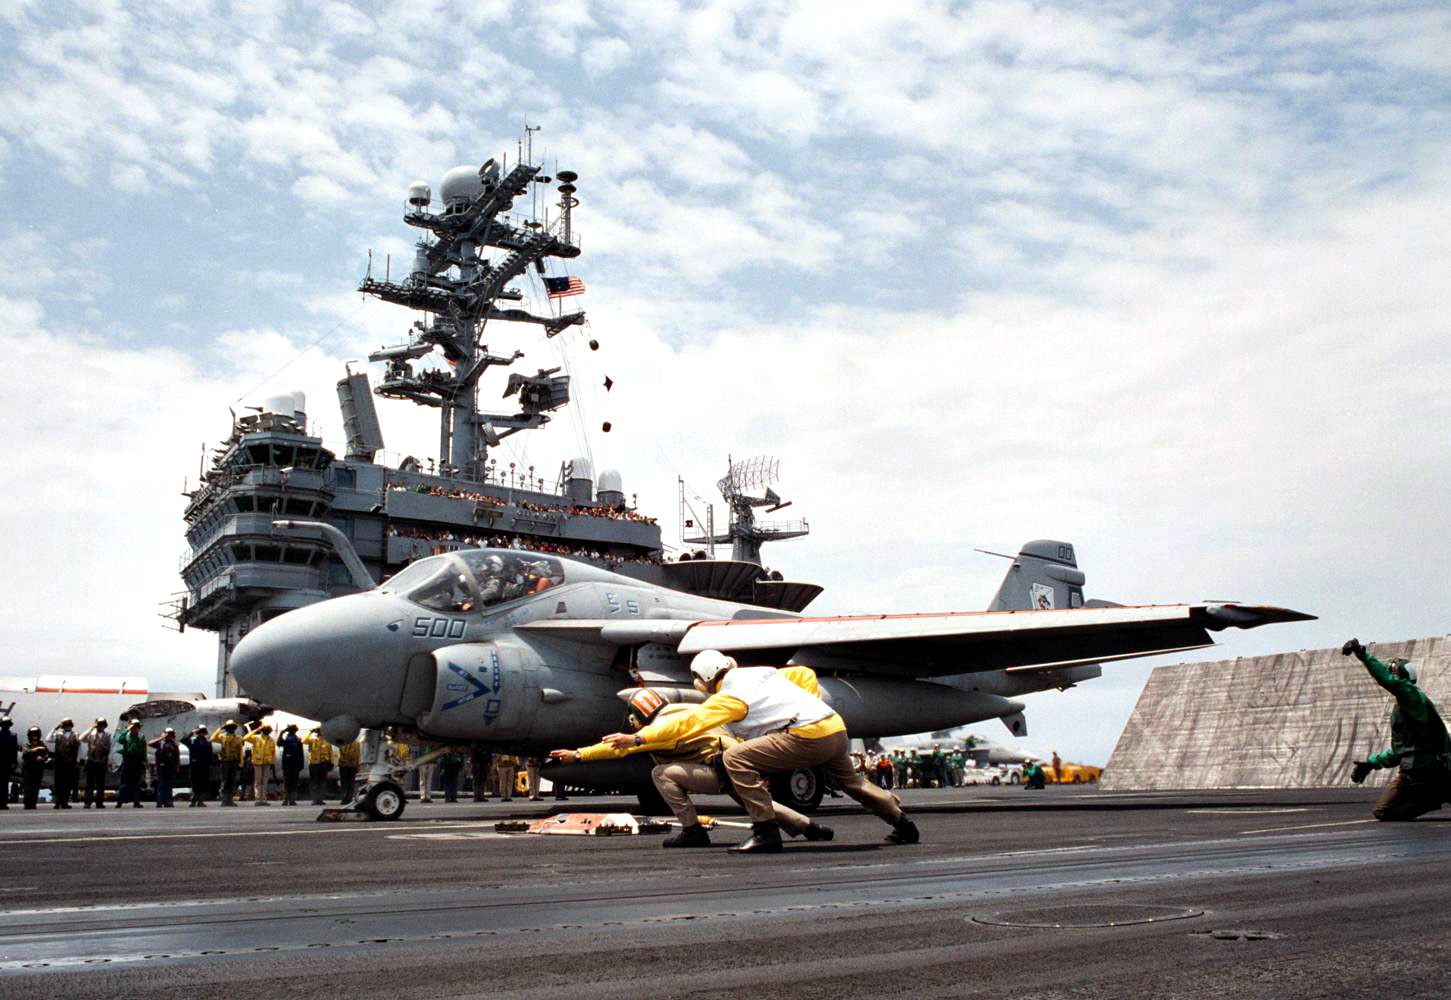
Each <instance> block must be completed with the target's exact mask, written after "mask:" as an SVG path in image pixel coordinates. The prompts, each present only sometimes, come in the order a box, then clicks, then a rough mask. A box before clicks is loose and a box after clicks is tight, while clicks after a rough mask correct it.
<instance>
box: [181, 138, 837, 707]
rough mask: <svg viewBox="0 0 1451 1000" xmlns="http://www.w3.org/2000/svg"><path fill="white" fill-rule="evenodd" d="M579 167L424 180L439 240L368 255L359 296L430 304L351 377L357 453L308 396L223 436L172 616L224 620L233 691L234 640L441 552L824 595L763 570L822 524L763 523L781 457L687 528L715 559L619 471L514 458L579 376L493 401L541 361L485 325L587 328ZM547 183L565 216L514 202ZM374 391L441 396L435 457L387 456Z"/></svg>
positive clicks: (756, 596) (531, 381)
mask: <svg viewBox="0 0 1451 1000" xmlns="http://www.w3.org/2000/svg"><path fill="white" fill-rule="evenodd" d="M578 179H579V178H578V176H577V175H576V174H574V173H573V172H572V171H568V170H561V171H558V172H557V174H556V175H555V176H553V177H551V176H547V175H545V174H543V173H542V168H541V167H540V166H538V165H531V164H529V163H527V162H519V163H516V164H515V165H514V166H513V167H507V165H506V164H500V163H499V162H496V161H494V160H489V161H488V162H487V163H485V164H484V165H483V167H482V168H473V167H459V168H455V169H454V170H451V171H449V172H448V173H447V175H446V176H445V177H444V178H443V181H442V184H441V186H440V190H439V192H438V194H439V197H438V199H437V201H438V202H441V206H437V205H436V202H435V199H434V196H433V192H432V191H431V189H430V187H429V185H428V184H426V183H424V182H421V181H420V182H416V183H414V184H413V185H412V186H411V187H410V189H409V191H408V208H407V211H406V212H405V215H404V221H405V222H406V223H407V224H408V225H410V226H413V227H415V228H417V229H420V230H423V231H424V234H425V235H424V236H423V237H422V238H421V239H420V240H419V242H418V244H417V255H416V257H415V258H414V260H413V262H412V264H411V265H410V269H409V271H408V273H407V274H405V275H398V276H394V275H392V274H390V273H388V272H387V271H385V274H384V276H383V277H382V278H377V277H375V276H374V275H373V274H372V273H371V264H370V273H368V275H367V276H366V277H365V278H364V280H363V281H362V283H361V285H360V291H362V292H364V293H366V294H368V295H372V296H375V297H377V298H378V299H381V300H383V301H385V302H389V303H393V304H397V305H400V306H404V307H407V308H409V309H412V310H414V311H415V312H416V313H417V314H418V315H419V316H420V317H421V318H419V319H417V320H416V321H415V322H413V324H412V325H411V327H409V330H408V339H407V341H406V342H405V343H402V344H399V345H397V346H392V347H385V348H382V349H379V350H378V351H375V352H373V353H372V354H371V355H370V356H369V358H368V360H369V361H370V362H371V363H374V364H378V365H381V366H383V372H382V375H381V380H380V382H379V384H378V385H377V386H376V387H373V386H371V384H370V379H369V376H368V375H367V374H365V373H361V372H359V373H354V372H352V371H350V370H349V371H348V372H346V373H345V375H344V377H343V378H341V379H340V380H339V382H338V383H337V393H338V402H339V405H340V407H341V410H342V417H343V424H344V428H345V432H346V436H347V447H346V451H345V453H344V454H343V455H342V456H338V455H337V454H336V453H335V452H334V451H333V450H331V449H329V448H328V447H326V446H325V445H324V444H323V441H322V440H321V439H320V438H319V437H317V436H315V435H312V434H310V433H308V415H307V410H306V405H305V399H304V397H303V395H302V394H301V393H291V394H280V395H274V396H272V397H270V398H268V399H267V400H266V401H265V403H264V405H262V406H261V407H256V408H253V412H249V413H246V414H244V415H241V416H234V418H233V424H232V429H231V434H230V436H229V437H228V438H227V439H226V440H225V441H224V442H222V443H221V445H220V446H218V447H217V448H215V449H214V450H213V452H212V455H211V461H210V464H209V467H208V468H206V469H205V471H204V472H203V474H202V476H201V482H200V485H199V486H198V487H197V488H196V489H195V490H194V491H193V492H191V493H190V494H189V496H188V503H187V505H186V508H185V512H184V518H185V521H186V542H187V550H186V553H185V554H184V555H183V557H182V565H181V576H182V579H183V581H184V582H185V585H186V590H185V592H184V593H181V594H178V595H176V596H175V598H174V600H173V602H172V611H171V614H172V617H174V618H175V620H176V621H177V623H178V624H179V625H180V626H181V627H185V628H200V629H207V630H210V631H214V632H216V633H217V636H218V651H217V663H216V693H217V695H218V696H219V697H229V696H233V695H236V694H238V693H239V690H238V685H237V682H236V680H235V678H234V677H233V676H232V672H231V654H232V650H233V649H234V648H235V647H236V645H237V643H238V642H239V641H241V639H242V637H243V636H245V635H247V634H248V633H249V632H250V631H252V630H253V629H255V628H256V627H257V626H259V625H261V624H262V623H263V622H266V621H268V620H270V619H272V618H275V617H277V616H278V615H280V614H283V613H284V612H287V611H290V610H293V609H295V608H298V607H303V606H305V605H309V604H313V603H316V602H318V601H321V600H324V599H326V598H329V597H336V596H339V595H342V594H348V593H353V592H355V591H358V590H360V589H366V588H368V587H371V586H373V585H374V582H375V581H380V580H384V579H387V578H388V577H390V576H392V575H393V574H394V573H396V572H397V571H398V570H400V569H402V568H403V567H404V566H406V565H408V564H409V563H410V562H412V561H414V560H416V559H419V558H421V557H423V556H428V555H433V554H438V553H441V552H447V551H453V550H457V549H464V548H474V547H477V546H480V545H492V546H503V547H511V548H521V549H528V550H531V551H535V552H542V553H555V554H564V555H568V556H569V557H570V558H572V559H578V560H581V561H584V562H587V563H590V564H593V565H597V566H602V567H608V568H609V569H610V570H612V571H614V572H616V573H619V574H622V575H624V576H628V577H633V578H637V579H640V580H644V581H649V582H652V583H657V584H661V585H665V586H669V587H671V588H673V589H676V590H682V591H685V592H688V593H693V594H698V595H702V596H707V597H714V598H720V599H724V600H731V601H737V602H742V603H746V604H751V605H755V606H759V607H764V608H775V609H786V610H791V611H799V610H800V609H802V608H804V607H805V606H806V605H807V604H808V603H809V602H810V601H811V600H812V599H813V598H814V597H815V596H816V595H817V594H819V593H820V592H821V588H820V587H818V586H816V585H814V584H809V583H797V582H792V581H788V580H785V579H783V578H782V576H781V574H780V573H779V572H774V573H773V572H771V571H768V570H767V569H765V568H764V567H763V566H762V564H761V545H762V543H764V542H766V541H771V540H777V539H786V538H795V537H799V536H801V535H804V534H806V533H807V531H808V530H809V526H808V525H807V523H806V522H805V521H804V520H797V521H785V522H781V521H776V522H765V521H759V520H757V518H756V516H755V511H756V510H757V509H759V508H761V507H773V506H779V505H781V503H780V498H779V497H778V496H777V495H776V494H775V493H774V492H773V491H772V490H771V489H770V482H771V481H772V480H773V479H774V475H775V464H774V462H772V461H770V460H769V459H755V460H747V461H740V462H732V463H729V466H728V470H727V473H726V475H725V477H724V478H722V479H721V481H720V483H719V484H718V485H719V486H720V489H721V491H722V493H723V495H724V498H725V501H726V505H727V506H728V507H729V510H730V519H729V523H728V524H727V525H723V526H722V530H721V531H720V532H718V533H717V532H715V531H714V530H713V529H714V524H713V517H710V515H708V518H709V519H710V520H711V525H710V528H711V530H709V531H708V532H707V533H706V534H704V535H699V536H698V537H693V538H687V539H686V541H687V542H693V543H697V544H700V545H703V546H706V547H708V550H709V557H708V556H707V550H706V549H698V550H692V551H688V552H686V553H685V554H684V555H683V557H682V558H681V559H679V560H670V561H667V560H666V559H665V558H663V557H664V554H665V546H664V545H663V543H662V539H661V531H660V526H659V524H658V522H657V520H656V519H655V518H653V517H650V516H647V515H645V514H642V513H641V512H640V511H638V510H636V509H635V508H634V506H633V504H632V503H631V502H627V494H626V492H625V485H624V480H623V478H622V477H621V475H620V473H619V472H617V471H615V470H611V469H605V470H601V471H599V473H598V475H596V471H595V469H594V465H593V463H592V462H591V461H590V460H589V459H588V458H585V457H575V458H573V459H572V460H569V461H562V462H561V464H560V465H559V467H558V468H557V470H544V469H542V468H535V467H533V466H529V467H524V466H522V465H520V464H518V463H516V462H509V461H507V456H506V457H505V460H504V461H501V460H500V458H499V457H497V454H496V453H495V452H496V449H497V447H498V446H499V444H500V442H501V441H503V440H504V439H506V438H508V437H510V436H511V435H514V434H518V433H521V432H527V431H530V430H534V429H537V428H540V427H543V426H544V425H545V424H547V423H548V422H549V421H550V419H551V417H552V416H554V415H555V414H557V413H558V412H559V411H560V410H562V409H563V408H564V407H566V406H568V405H569V403H570V398H571V390H570V377H569V376H568V375H562V374H560V372H559V369H558V368H546V369H537V368H536V369H533V370H525V371H513V370H511V371H510V372H509V374H508V376H507V379H506V380H504V381H503V384H502V386H500V389H501V393H500V397H499V398H500V399H501V400H503V401H504V403H505V407H503V408H501V409H502V412H492V411H487V410H485V409H483V408H481V406H480V394H481V385H482V384H483V382H484V377H485V376H486V375H487V374H489V372H490V371H491V370H492V369H496V368H497V369H513V368H515V367H517V366H518V364H519V363H520V362H521V361H522V359H523V357H524V355H523V353H522V352H521V351H517V350H510V351H509V352H508V353H490V350H489V348H488V346H487V345H485V344H484V342H483V333H484V330H485V328H486V327H488V328H489V329H490V330H491V331H492V332H494V333H495V335H496V336H495V343H498V342H499V341H500V340H502V339H503V334H502V333H501V332H500V331H501V330H504V329H511V330H512V329H519V328H520V327H521V326H526V327H527V326H533V327H535V328H536V329H537V330H538V331H541V332H542V333H543V335H544V337H545V338H554V337H556V336H558V335H559V334H561V333H562V332H564V331H567V330H570V329H571V328H574V327H581V326H582V324H583V323H584V320H585V314H584V312H583V311H581V310H573V311H565V310H564V307H563V306H561V305H560V303H565V302H572V301H576V296H577V295H578V294H580V293H581V292H582V291H583V283H582V282H580V281H579V279H578V278H575V277H572V276H569V275H566V274H559V275H552V276H551V275H549V274H548V272H549V271H550V270H551V268H557V267H558V266H560V265H562V264H564V263H566V262H568V261H570V260H572V259H574V258H575V257H577V256H578V254H579V240H578V233H577V231H576V229H575V227H574V210H575V208H576V207H577V206H578V204H579V199H578V198H577V197H576V192H577V190H578V187H577V185H576V181H578ZM531 188H537V189H550V188H552V190H553V192H554V194H556V195H557V196H558V201H557V203H556V207H557V209H558V212H557V214H555V215H553V216H552V217H546V218H539V217H536V216H534V215H532V214H530V215H525V214H523V213H522V212H516V211H515V210H514V204H515V202H516V201H517V200H521V199H523V198H524V196H525V195H526V194H530V193H531ZM537 200H538V199H537V198H536V199H534V201H535V202H536V203H537ZM434 207H437V208H438V210H437V211H433V210H431V209H432V208H434ZM531 273H532V275H533V276H537V277H540V278H541V282H540V283H541V284H542V286H543V289H544V293H545V294H544V296H543V297H544V299H545V301H546V302H547V303H548V306H549V308H548V311H547V312H545V313H540V314H536V313H531V312H529V311H527V310H525V309H524V308H521V307H520V305H519V303H520V302H521V300H522V299H523V298H524V293H523V292H522V291H520V290H519V288H518V287H516V286H515V284H514V283H515V282H522V281H524V280H528V279H529V278H530V275H531ZM505 324H507V326H505ZM583 346H585V347H588V348H590V349H593V348H594V347H597V344H596V343H595V342H594V341H588V342H587V343H584V344H583ZM374 393H376V394H377V395H380V396H384V397H388V398H392V399H401V400H409V401H412V402H414V403H417V404H418V405H420V406H426V407H432V408H435V409H437V410H438V412H439V451H438V456H437V458H436V459H435V458H427V459H424V460H420V459H418V458H415V457H412V456H409V457H406V458H403V459H402V460H401V461H398V462H396V463H395V464H393V465H387V464H384V463H383V462H381V461H380V460H379V456H380V454H381V453H382V452H383V449H384V438H383V431H382V428H381V426H380V424H379V420H378V416H377V411H376V408H375V407H374V405H373V399H372V397H373V394H374ZM607 429H608V427H607V426H606V430H607ZM682 488H683V487H682ZM682 495H683V494H682ZM288 520H297V521H303V522H312V523H323V524H326V525H327V526H329V527H330V528H332V529H335V530H336V532H338V533H340V535H341V537H342V539H345V540H346V543H347V544H345V545H340V544H338V543H337V542H336V541H335V540H334V539H335V538H336V536H332V532H331V531H327V530H324V529H320V528H317V527H284V526H282V525H281V524H280V523H279V522H282V521H288ZM330 536H332V537H330ZM722 543H724V544H728V545H730V546H731V555H730V558H721V559H716V558H713V556H714V552H715V546H716V545H717V544H722ZM349 548H351V549H352V550H354V551H355V552H356V555H357V557H358V560H359V561H358V562H357V563H354V562H353V561H352V559H351V558H350V556H351V553H349V552H348V551H347V550H348V549H349Z"/></svg>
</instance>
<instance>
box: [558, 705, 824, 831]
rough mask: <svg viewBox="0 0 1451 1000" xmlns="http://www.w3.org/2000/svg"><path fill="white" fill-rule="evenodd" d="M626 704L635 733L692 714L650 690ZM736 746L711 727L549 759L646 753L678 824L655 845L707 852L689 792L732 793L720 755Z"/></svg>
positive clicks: (775, 805)
mask: <svg viewBox="0 0 1451 1000" xmlns="http://www.w3.org/2000/svg"><path fill="white" fill-rule="evenodd" d="M626 704H627V706H628V708H627V710H626V715H625V718H626V720H627V721H628V722H629V724H630V727H631V728H632V729H635V730H642V729H644V728H645V727H647V726H649V725H650V724H651V723H652V722H655V721H657V720H660V721H665V720H668V719H672V718H676V717H679V716H682V715H689V714H691V713H692V712H693V711H694V709H695V706H693V705H684V704H667V703H666V701H665V699H664V698H662V697H661V696H660V694H659V693H658V692H656V691H653V690H651V689H650V688H641V689H640V690H638V691H636V692H635V693H634V694H632V695H630V698H629V701H628V702H627V703H626ZM736 743H737V740H736V738H735V737H733V736H731V735H730V733H728V732H726V730H725V729H724V728H723V727H721V726H713V727H711V728H709V729H704V730H701V731H699V732H697V733H694V734H692V735H689V736H686V737H683V738H680V739H674V740H665V741H649V742H640V743H636V742H634V741H633V739H632V741H631V743H630V745H628V746H624V747H620V748H615V747H613V746H611V745H610V744H609V743H605V742H601V743H596V744H595V745H594V746H589V747H583V748H581V749H579V750H553V751H550V754H549V756H550V757H553V758H554V759H555V760H559V761H566V762H574V763H579V762H580V761H589V760H608V759H610V758H614V757H624V756H626V755H628V754H633V753H648V754H650V756H651V757H652V758H654V760H655V769H654V770H652V771H651V772H650V779H651V780H652V781H654V782H655V788H656V789H657V790H658V791H659V792H660V797H661V798H662V799H664V800H665V804H666V805H668V806H669V807H670V811H671V812H673V813H674V814H675V818H676V819H677V820H679V822H680V832H679V833H678V834H676V835H675V836H673V837H666V838H665V840H664V841H663V842H662V843H661V845H660V846H661V847H709V846H710V834H708V833H706V831H705V827H703V826H701V825H700V818H699V815H698V814H697V813H696V811H695V803H693V802H691V801H690V793H691V792H695V793H697V794H699V795H719V794H721V793H725V794H728V795H729V794H732V792H731V783H730V778H728V777H727V776H726V773H725V768H724V766H723V764H722V755H723V754H724V752H725V751H726V750H727V749H729V748H730V747H733V746H735V745H736ZM771 810H772V813H773V818H774V819H775V821H776V823H777V824H778V825H779V826H781V827H782V828H784V829H785V830H786V832H787V833H789V834H790V835H791V836H793V837H805V838H806V839H807V840H830V839H831V838H832V831H831V828H830V827H826V826H822V825H821V824H819V823H813V822H812V821H811V819H810V817H807V816H803V815H802V814H801V813H799V812H797V811H796V810H794V809H790V808H788V807H786V806H783V805H782V804H781V803H779V802H774V801H773V802H771Z"/></svg>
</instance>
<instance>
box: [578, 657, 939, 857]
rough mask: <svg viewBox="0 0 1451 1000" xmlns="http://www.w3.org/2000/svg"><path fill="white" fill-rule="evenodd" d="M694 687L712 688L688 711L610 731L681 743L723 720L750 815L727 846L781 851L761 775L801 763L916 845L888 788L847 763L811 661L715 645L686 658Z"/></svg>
mask: <svg viewBox="0 0 1451 1000" xmlns="http://www.w3.org/2000/svg"><path fill="white" fill-rule="evenodd" d="M690 672H691V673H692V674H693V675H694V677H695V687H696V689H697V690H699V691H700V692H702V693H704V694H708V695H710V697H709V698H707V699H706V700H705V702H704V703H703V704H701V705H697V706H694V707H693V708H692V709H691V710H690V711H689V712H682V713H680V714H678V715H673V716H672V717H670V718H668V719H660V720H657V721H656V722H654V723H653V724H651V725H649V726H646V727H645V728H644V729H641V730H640V731H639V732H638V733H612V734H610V735H609V736H606V737H605V739H604V742H605V743H607V744H609V745H610V746H612V747H614V748H616V749H626V748H628V747H631V746H635V747H643V746H644V745H645V744H647V743H652V744H653V743H670V742H679V741H681V740H685V739H688V738H690V737H692V736H696V735H698V734H700V733H702V732H704V731H705V730H707V729H711V728H713V727H715V726H720V725H724V726H726V727H727V728H728V729H729V730H730V731H731V733H732V735H734V736H735V737H737V738H738V739H740V740H741V741H742V742H740V743H738V744H736V745H735V746H733V747H730V748H729V749H727V750H726V751H725V752H724V755H723V759H724V762H725V769H726V773H727V774H728V775H730V779H731V783H732V784H733V785H735V789H736V794H738V795H739V796H740V798H741V801H742V802H743V803H744V804H745V807H746V812H747V814H748V815H749V816H750V817H751V836H750V839H748V840H746V841H745V842H744V843H742V844H740V845H738V846H736V847H733V848H732V849H731V850H733V851H735V852H737V853H740V854H775V853H778V852H780V850H781V828H780V826H778V825H777V823H776V818H775V810H774V807H773V805H772V802H771V794H770V792H769V791H768V790H767V788H766V781H765V778H764V777H762V775H765V774H774V773H775V772H777V771H790V770H794V769H795V768H798V767H820V768H821V769H822V771H823V772H825V774H826V776H827V778H829V779H830V780H831V781H832V782H833V783H834V784H835V785H836V787H837V788H840V789H841V790H842V791H843V792H845V793H846V794H848V795H850V796H851V797H852V798H854V799H856V800H857V801H858V802H860V803H861V804H862V805H863V806H865V807H866V808H867V810H868V811H870V812H871V813H873V814H874V815H876V816H878V817H880V818H881V819H883V820H885V821H886V822H887V823H889V824H891V827H892V832H891V833H889V834H888V835H887V840H888V841H889V842H891V843H894V844H915V843H917V841H918V839H919V834H918V832H917V826H916V824H914V823H913V822H912V821H911V820H910V819H908V818H907V815H906V813H904V812H903V811H902V806H901V803H900V801H899V800H898V799H897V797H896V796H895V795H892V794H891V793H890V792H886V791H883V790H882V789H880V788H878V787H877V786H876V785H873V784H871V783H870V782H868V781H867V780H866V778H865V777H864V776H862V775H861V774H859V773H857V770H856V768H855V767H853V766H852V762H851V756H850V739H849V737H848V736H847V734H846V723H845V722H843V721H842V719H841V716H839V715H837V714H836V712H835V711H834V710H833V709H832V707H831V706H830V705H828V704H827V703H826V702H824V701H822V700H821V698H820V697H818V695H820V693H821V685H820V684H819V683H818V682H817V679H816V672H815V671H814V670H812V669H811V668H810V667H786V668H784V669H781V670H777V669H776V668H775V667H742V666H739V665H737V663H736V661H735V660H733V659H732V658H731V657H729V656H726V655H724V654H723V653H721V652H719V651H718V650H714V649H707V650H705V651H704V652H701V653H698V654H696V657H695V659H694V660H692V661H691V663H690Z"/></svg>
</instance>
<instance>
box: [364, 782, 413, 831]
mask: <svg viewBox="0 0 1451 1000" xmlns="http://www.w3.org/2000/svg"><path fill="white" fill-rule="evenodd" d="M407 804H408V797H407V796H406V795H404V794H403V789H401V788H399V787H398V786H397V785H395V784H393V782H391V781H380V782H378V783H377V784H376V785H374V786H373V787H372V788H370V789H368V794H367V795H366V796H365V797H364V799H363V809H364V810H365V811H366V812H367V813H368V818H369V819H376V820H384V821H390V822H391V821H392V820H396V819H397V818H398V817H400V816H402V815H403V808H404V806H406V805H407Z"/></svg>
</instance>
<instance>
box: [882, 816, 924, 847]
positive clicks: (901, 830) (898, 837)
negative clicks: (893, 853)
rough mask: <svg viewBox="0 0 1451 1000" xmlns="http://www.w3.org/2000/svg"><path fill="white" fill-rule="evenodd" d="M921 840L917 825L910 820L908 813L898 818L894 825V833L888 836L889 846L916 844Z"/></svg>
mask: <svg viewBox="0 0 1451 1000" xmlns="http://www.w3.org/2000/svg"><path fill="white" fill-rule="evenodd" d="M921 839H922V835H921V834H919V833H918V832H917V824H916V823H913V822H912V821H911V820H910V819H908V818H907V814H906V813H903V814H902V815H901V816H900V817H898V818H897V822H895V823H893V824H892V832H891V833H889V834H887V843H889V844H915V843H917V841H919V840H921Z"/></svg>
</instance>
